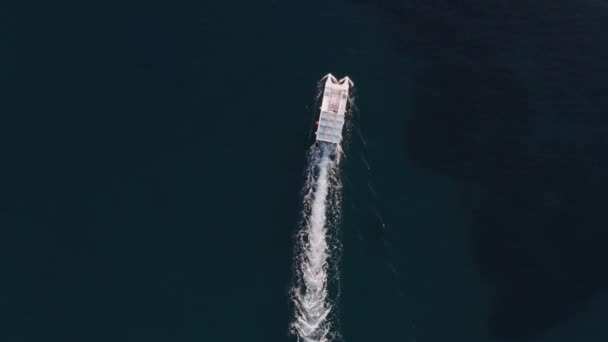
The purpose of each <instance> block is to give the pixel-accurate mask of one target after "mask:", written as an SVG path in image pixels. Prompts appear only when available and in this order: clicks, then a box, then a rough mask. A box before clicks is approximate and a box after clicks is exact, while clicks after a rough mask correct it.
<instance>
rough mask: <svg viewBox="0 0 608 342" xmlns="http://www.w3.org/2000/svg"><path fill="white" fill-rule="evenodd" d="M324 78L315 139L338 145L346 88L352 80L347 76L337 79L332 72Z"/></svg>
mask: <svg viewBox="0 0 608 342" xmlns="http://www.w3.org/2000/svg"><path fill="white" fill-rule="evenodd" d="M324 78H327V80H326V81H325V90H324V91H323V101H322V102H321V115H320V116H319V121H317V132H316V135H317V141H325V142H328V143H332V144H336V145H338V144H340V141H341V140H342V128H343V127H344V121H345V117H344V114H345V113H346V105H347V104H348V88H349V87H350V86H352V85H353V81H351V80H350V78H348V77H344V78H342V79H340V80H338V79H336V78H335V77H334V75H332V74H327V75H326V76H325V77H324Z"/></svg>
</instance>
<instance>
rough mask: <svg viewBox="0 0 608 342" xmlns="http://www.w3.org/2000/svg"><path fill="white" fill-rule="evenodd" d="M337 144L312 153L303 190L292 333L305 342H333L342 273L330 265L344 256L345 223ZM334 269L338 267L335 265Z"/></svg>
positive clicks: (316, 146) (321, 145)
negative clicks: (340, 239)
mask: <svg viewBox="0 0 608 342" xmlns="http://www.w3.org/2000/svg"><path fill="white" fill-rule="evenodd" d="M335 149H336V146H335V145H334V144H329V143H324V142H317V143H315V144H314V145H313V146H312V147H311V149H310V153H309V158H308V170H307V180H306V185H305V188H304V211H303V217H302V223H301V225H300V227H299V232H298V238H297V247H296V248H297V256H296V267H297V274H296V278H297V280H296V284H295V286H294V288H293V289H292V296H293V302H294V306H295V318H294V321H293V323H292V328H293V333H294V334H295V335H296V336H297V337H298V340H300V341H318V342H322V341H330V340H332V336H334V335H335V334H336V332H335V331H332V326H331V321H332V320H331V318H330V316H331V314H332V300H331V299H330V297H331V295H330V289H329V287H330V283H331V280H336V281H337V272H333V269H332V268H331V267H329V262H330V261H332V260H334V259H335V258H337V257H338V255H339V253H338V252H339V243H337V240H336V239H335V235H336V230H337V228H338V227H337V225H338V223H339V220H340V212H341V210H340V204H341V203H340V202H341V200H340V199H341V187H342V185H341V181H340V175H339V172H340V168H339V160H340V157H341V156H340V153H341V152H340V151H336V150H335ZM334 265H335V264H334Z"/></svg>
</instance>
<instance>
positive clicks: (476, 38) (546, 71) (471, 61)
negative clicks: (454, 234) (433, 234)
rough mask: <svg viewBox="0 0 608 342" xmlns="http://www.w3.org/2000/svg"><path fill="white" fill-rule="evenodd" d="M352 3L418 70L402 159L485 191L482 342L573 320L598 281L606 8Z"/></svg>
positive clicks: (478, 244) (478, 233)
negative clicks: (487, 307)
mask: <svg viewBox="0 0 608 342" xmlns="http://www.w3.org/2000/svg"><path fill="white" fill-rule="evenodd" d="M359 2H366V3H373V4H374V5H376V6H378V7H379V8H381V9H382V10H383V13H384V14H385V17H386V22H387V23H388V27H389V28H390V30H391V32H392V34H393V35H394V39H395V42H396V44H397V46H398V48H399V49H400V50H402V51H404V53H405V54H406V55H408V56H410V57H414V58H415V59H416V60H417V62H418V63H419V65H421V68H420V69H419V71H418V73H417V75H416V80H415V84H416V86H415V102H416V107H415V111H414V113H413V115H412V117H411V119H410V120H409V121H408V122H407V124H406V126H405V141H406V144H405V146H406V149H407V155H408V157H409V158H412V159H414V160H415V161H416V162H418V163H419V165H421V166H424V167H427V168H430V169H432V170H434V171H435V172H438V173H441V174H446V175H450V176H452V177H455V178H457V179H460V180H462V181H466V182H469V184H474V185H475V186H476V187H479V188H481V189H483V191H484V193H483V195H482V197H483V201H482V203H483V204H481V206H480V210H479V212H478V217H477V220H476V222H477V225H476V226H475V227H474V229H473V231H472V235H471V238H472V250H473V254H474V256H475V259H476V261H477V263H478V265H479V270H480V272H481V273H482V274H483V275H484V276H485V277H486V278H487V279H489V280H490V281H491V284H492V286H493V291H492V293H493V296H492V304H491V315H490V318H489V328H490V332H491V334H492V335H494V336H496V337H502V338H509V339H515V340H527V339H530V338H532V337H534V336H536V335H538V334H540V333H543V332H545V331H546V330H547V329H549V328H551V327H554V326H557V325H558V324H561V323H562V322H564V321H565V320H567V319H568V318H571V317H573V316H574V315H575V314H576V313H578V312H581V311H583V310H585V308H586V306H587V305H588V304H589V301H590V299H591V298H592V297H593V295H594V294H595V293H597V292H598V291H599V290H600V289H603V288H605V286H606V281H607V280H608V279H607V278H608V277H607V275H606V272H605V264H606V260H608V252H607V250H606V249H605V247H604V246H605V245H606V243H607V242H608V233H607V232H606V229H605V227H606V225H607V223H608V214H606V210H605V208H606V204H607V199H606V196H605V195H604V194H606V193H607V190H608V181H607V180H606V178H605V176H604V175H605V174H608V158H607V157H606V156H605V151H606V150H607V149H606V148H607V147H608V143H607V140H606V138H605V137H606V135H607V133H608V118H607V117H606V113H608V97H606V96H604V94H603V89H605V82H606V80H608V48H607V47H606V44H605V39H604V37H605V33H606V32H607V30H608V20H606V19H608V18H607V17H608V9H607V8H604V7H600V6H599V5H598V3H590V2H587V3H586V2H576V3H574V2H567V1H540V2H538V1H537V2H533V3H527V2H522V3H513V2H506V1H459V2H457V3H455V2H451V1H439V0H435V1H424V2H421V1H397V0H394V1H391V0H384V1H380V0H378V1H372V0H370V1H359Z"/></svg>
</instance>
